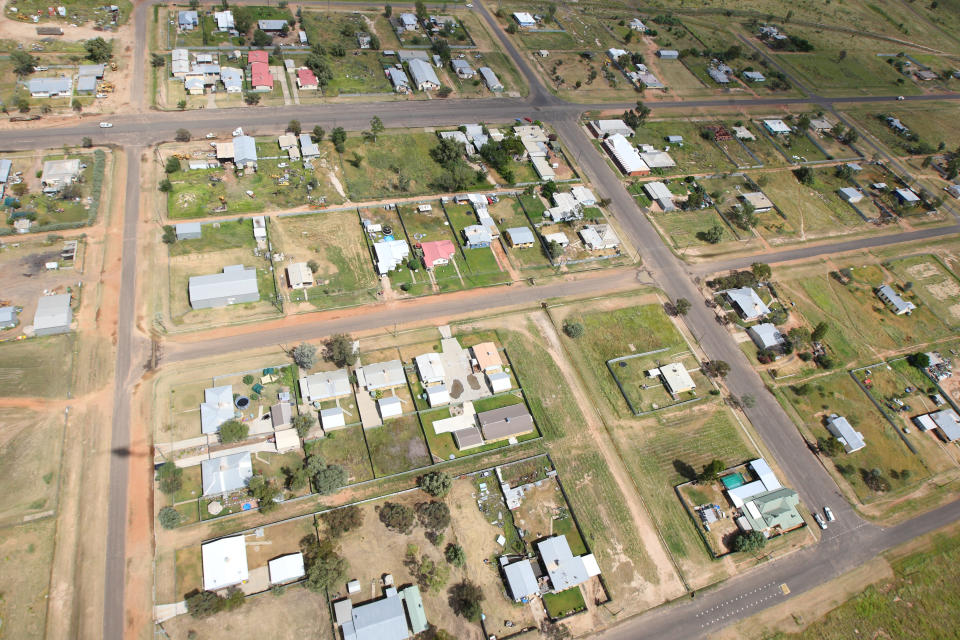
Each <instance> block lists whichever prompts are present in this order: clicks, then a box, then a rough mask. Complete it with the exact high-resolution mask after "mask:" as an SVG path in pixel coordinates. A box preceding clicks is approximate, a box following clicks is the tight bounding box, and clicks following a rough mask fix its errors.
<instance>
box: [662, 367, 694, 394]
mask: <svg viewBox="0 0 960 640" xmlns="http://www.w3.org/2000/svg"><path fill="white" fill-rule="evenodd" d="M660 377H661V379H662V380H663V385H664V386H665V387H666V388H667V391H669V392H670V393H673V394H678V393H683V392H685V391H693V390H694V389H696V388H697V384H696V383H695V382H694V381H693V378H691V377H690V373H689V372H687V368H686V367H685V366H683V363H682V362H671V363H670V364H666V365H663V366H661V367H660Z"/></svg>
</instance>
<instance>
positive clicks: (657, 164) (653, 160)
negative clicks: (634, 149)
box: [640, 150, 677, 169]
mask: <svg viewBox="0 0 960 640" xmlns="http://www.w3.org/2000/svg"><path fill="white" fill-rule="evenodd" d="M640 159H641V160H643V162H644V164H646V165H647V166H648V167H650V168H651V169H669V168H671V167H675V166H677V163H676V162H674V160H673V158H671V157H670V154H669V153H667V152H666V151H657V150H654V151H641V152H640Z"/></svg>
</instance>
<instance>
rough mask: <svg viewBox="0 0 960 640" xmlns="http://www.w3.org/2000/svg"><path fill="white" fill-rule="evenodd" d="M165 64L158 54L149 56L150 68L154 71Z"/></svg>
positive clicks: (164, 60) (165, 61)
mask: <svg viewBox="0 0 960 640" xmlns="http://www.w3.org/2000/svg"><path fill="white" fill-rule="evenodd" d="M165 64H167V60H166V59H165V58H164V57H163V56H162V55H160V54H159V53H152V54H150V66H151V67H153V68H154V69H157V68H159V67H162V66H164V65H165Z"/></svg>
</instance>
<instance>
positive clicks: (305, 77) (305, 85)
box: [297, 68, 319, 91]
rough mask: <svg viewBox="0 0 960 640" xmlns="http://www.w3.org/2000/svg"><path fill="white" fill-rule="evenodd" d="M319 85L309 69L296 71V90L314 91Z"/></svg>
mask: <svg viewBox="0 0 960 640" xmlns="http://www.w3.org/2000/svg"><path fill="white" fill-rule="evenodd" d="M318 86H319V83H318V82H317V76H316V75H314V73H313V71H311V70H310V69H306V68H303V69H297V88H298V89H300V90H301V91H316V90H317V87H318Z"/></svg>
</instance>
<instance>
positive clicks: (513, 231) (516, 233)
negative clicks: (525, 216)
mask: <svg viewBox="0 0 960 640" xmlns="http://www.w3.org/2000/svg"><path fill="white" fill-rule="evenodd" d="M506 234H507V240H508V241H509V242H510V246H512V247H515V248H529V247H532V246H533V245H534V243H535V242H536V241H537V239H536V237H535V236H534V235H533V231H531V230H530V227H511V228H509V229H507V230H506Z"/></svg>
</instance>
